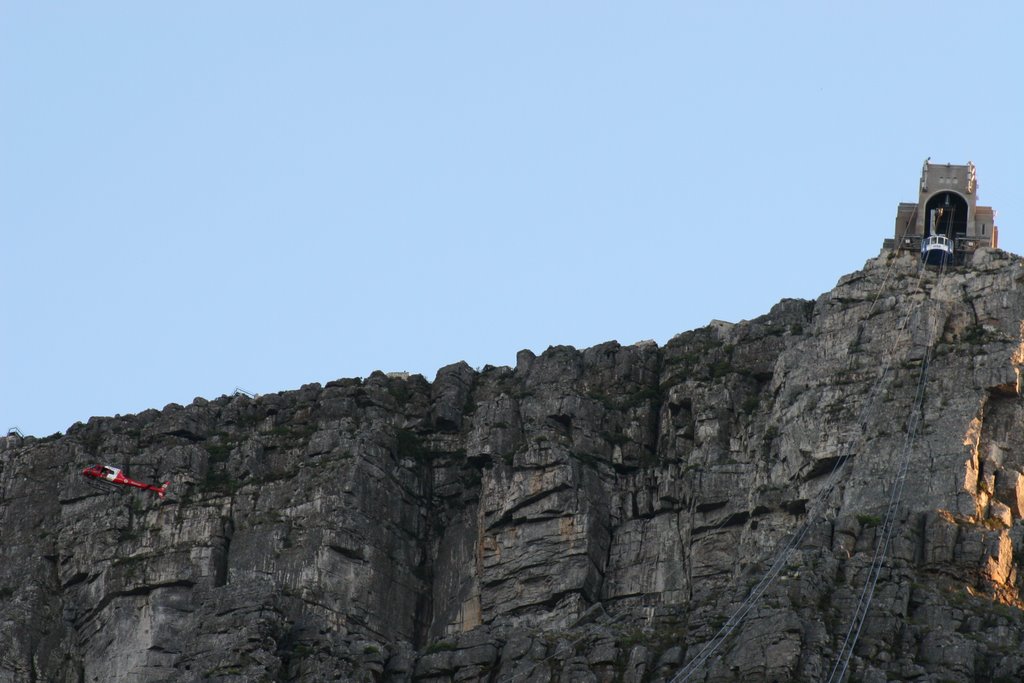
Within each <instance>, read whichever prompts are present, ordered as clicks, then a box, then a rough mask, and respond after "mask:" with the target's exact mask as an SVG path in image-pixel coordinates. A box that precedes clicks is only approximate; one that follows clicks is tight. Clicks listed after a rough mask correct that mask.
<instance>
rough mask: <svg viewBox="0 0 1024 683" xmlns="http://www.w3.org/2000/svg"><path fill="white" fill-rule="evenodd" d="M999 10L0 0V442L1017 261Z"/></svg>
mask: <svg viewBox="0 0 1024 683" xmlns="http://www.w3.org/2000/svg"><path fill="white" fill-rule="evenodd" d="M1022 8H1024V5H1022V4H1021V3H1014V2H977V3H964V2H936V1H929V2H903V1H901V2H892V1H891V0H889V1H886V2H863V3H839V2H818V1H807V2H762V1H758V2H752V1H751V2H712V1H710V0H709V1H708V2H696V1H695V2H644V3H625V2H623V3H604V2H593V1H587V2H506V3H497V2H443V1H438V2H364V3H356V2H301V3H281V2H253V1H251V0H247V1H245V2H240V1H236V2H230V1H218V2H193V1H186V2H165V3H153V2H144V3H143V2H135V1H132V2H117V3H113V2H102V1H99V0H91V1H90V2H75V3H57V2H43V1H39V0H31V1H20V0H3V2H0V238H2V246H0V304H2V308H0V320H2V322H0V428H2V429H3V430H4V433H6V430H7V428H8V427H15V426H17V427H19V428H20V429H21V431H22V432H24V433H25V434H35V435H39V436H43V435H47V434H50V433H53V432H55V431H63V430H65V429H66V428H67V427H69V426H70V425H71V424H73V423H74V422H76V421H79V420H81V421H86V420H88V419H89V417H90V416H93V415H113V414H116V413H121V414H127V413H134V412H139V411H141V410H144V409H146V408H162V407H163V406H164V405H166V404H168V403H171V402H175V403H182V404H187V403H189V402H191V401H192V399H193V398H194V397H196V396H203V397H206V398H215V397H217V396H220V395H221V394H225V393H227V394H230V393H231V392H232V391H234V389H235V388H236V387H241V388H243V389H246V390H248V391H251V392H259V393H268V392H273V391H279V390H282V389H292V388H297V387H299V386H300V385H302V384H305V383H309V382H321V383H325V382H327V381H330V380H332V379H336V378H339V377H353V376H362V377H365V376H366V375H368V374H369V373H370V372H372V371H373V370H375V369H380V370H385V371H400V370H405V371H410V372H418V373H422V374H424V375H425V376H426V377H427V378H428V379H431V380H432V379H433V378H434V374H435V372H436V371H437V369H438V368H440V367H442V366H444V365H447V364H449V363H453V362H456V361H459V360H465V361H467V362H468V363H469V364H470V365H473V366H477V367H479V366H483V365H485V364H492V365H512V364H514V363H515V355H516V352H517V351H518V350H519V349H523V348H529V349H532V350H533V351H535V352H537V353H540V352H542V351H543V350H544V349H545V348H547V347H548V346H549V345H555V344H570V345H573V346H576V347H579V348H584V347H587V346H591V345H594V344H597V343H600V342H602V341H606V340H609V339H616V340H618V341H620V342H622V343H623V344H629V343H633V342H636V341H639V340H643V339H654V340H656V341H657V342H658V343H659V344H662V343H664V342H666V341H667V340H668V339H670V338H671V337H672V336H673V335H675V334H677V333H679V332H682V331H685V330H688V329H693V328H695V327H699V326H702V325H704V324H706V323H707V322H709V321H710V320H711V319H713V318H719V319H724V320H733V321H735V320H740V319H746V318H752V317H755V316H757V315H760V314H762V313H765V312H767V310H768V309H769V308H770V307H771V306H772V304H774V303H775V302H776V301H778V300H779V299H781V298H784V297H802V298H814V297H816V296H818V295H819V294H820V293H822V292H825V291H827V290H829V289H830V288H831V287H832V286H833V285H834V284H835V282H836V280H837V279H838V278H839V277H840V276H841V275H843V274H845V273H847V272H850V271H853V270H856V269H858V268H860V267H861V266H862V265H863V264H864V262H865V260H867V259H869V258H871V257H873V256H875V255H877V253H878V250H879V248H880V246H881V242H882V240H883V239H884V238H886V237H888V236H890V234H891V233H892V231H893V222H894V219H895V213H896V205H897V204H898V203H899V202H900V201H915V200H916V197H917V182H918V179H919V176H920V170H921V163H922V161H923V160H924V159H925V157H929V156H930V157H931V158H932V160H933V161H937V162H952V163H957V164H963V163H966V162H967V161H968V160H972V161H974V163H975V164H976V165H977V168H978V179H979V187H980V192H979V197H980V200H979V201H980V203H982V204H985V205H991V206H993V207H995V209H996V210H997V212H998V220H997V223H998V224H999V226H1000V228H1001V239H1002V241H1001V246H1003V247H1004V248H1005V249H1007V250H1009V251H1013V252H1015V253H1024V206H1022V199H1024V198H1022V196H1021V193H1020V192H1019V187H1020V183H1021V171H1022V168H1024V153H1022V152H1024V149H1022V147H1024V133H1022V132H1021V131H1022V123H1024V116H1022V99H1021V98H1022V86H1024V83H1022V78H1024V77H1022V75H1021V74H1022V71H1021V69H1022V65H1024V40H1022V39H1021V36H1020V31H1021V27H1022V26H1024V9H1022Z"/></svg>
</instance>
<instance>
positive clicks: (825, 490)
mask: <svg viewBox="0 0 1024 683" xmlns="http://www.w3.org/2000/svg"><path fill="white" fill-rule="evenodd" d="M924 274H925V271H924V269H923V268H922V269H921V270H920V271H919V276H918V282H917V286H918V288H920V287H921V285H922V283H923V281H924ZM877 300H878V296H877V295H876V297H875V301H877ZM921 304H922V302H918V303H916V304H915V305H914V306H913V307H912V308H911V309H910V311H908V312H907V314H906V315H905V316H904V318H903V320H902V324H901V325H899V328H898V329H899V330H900V332H899V334H898V335H897V336H896V339H895V340H894V341H893V345H892V348H891V349H890V351H889V353H888V354H887V355H886V359H885V362H884V363H883V365H882V371H881V372H880V373H879V376H878V378H877V379H876V380H875V383H874V384H873V386H872V388H871V390H870V391H869V392H868V397H867V398H866V400H865V402H864V405H863V406H862V408H861V415H860V416H859V418H858V422H857V424H858V425H860V426H861V435H860V436H859V437H858V438H857V439H854V440H853V441H851V442H850V444H849V445H848V447H847V449H846V453H845V454H844V455H841V456H840V457H839V458H837V459H836V461H835V463H834V464H833V466H832V470H831V471H830V472H829V476H828V479H827V480H826V483H825V485H824V486H823V487H822V489H821V490H820V491H819V492H818V495H817V496H815V499H814V501H813V503H812V506H811V507H810V508H809V509H808V511H807V515H806V517H805V518H804V521H803V523H802V524H801V525H800V526H799V527H797V530H796V531H795V532H794V533H793V535H792V536H791V537H790V540H789V541H788V542H787V543H786V544H785V546H784V547H782V548H781V550H779V551H778V555H777V556H776V560H775V562H774V563H773V564H772V565H771V567H769V569H768V571H767V572H766V573H765V574H764V576H763V577H762V578H761V580H760V581H759V582H758V583H757V584H756V585H755V586H754V588H753V589H751V591H750V593H749V594H748V595H747V597H746V598H745V599H744V600H743V602H742V603H740V605H739V606H738V607H737V608H736V610H735V611H734V612H733V613H732V615H730V617H729V619H728V620H726V622H725V624H723V625H722V627H721V628H719V630H718V631H717V632H716V633H715V635H714V636H713V637H712V638H711V640H709V641H708V642H707V643H706V644H705V645H704V647H703V648H702V649H701V650H700V652H698V653H697V655H696V656H695V657H694V658H693V659H692V660H690V661H689V662H688V663H687V664H686V665H685V666H684V667H683V668H681V669H680V670H679V671H678V672H677V673H676V674H675V676H673V677H672V678H671V679H670V681H669V683H683V681H687V680H689V678H690V677H691V676H692V675H693V674H694V673H695V672H696V671H697V670H699V669H700V667H701V666H703V664H704V663H705V662H706V661H707V660H708V659H710V658H711V657H712V656H713V655H714V654H715V652H716V651H717V650H718V648H719V647H721V645H722V644H723V643H724V642H725V640H726V639H727V638H728V637H729V636H730V635H731V634H732V632H733V631H734V630H735V629H736V628H737V627H738V626H739V624H740V623H741V622H742V621H743V619H744V618H745V617H746V615H747V614H748V613H749V612H750V610H751V609H753V607H754V605H755V604H756V603H757V602H758V600H760V598H761V596H762V595H763V594H764V592H765V591H766V590H767V589H768V588H769V587H770V585H771V584H772V583H773V582H774V581H775V579H776V578H777V577H778V575H779V574H780V573H781V571H782V568H783V567H784V566H785V564H786V563H787V562H788V560H789V557H790V555H791V554H792V552H793V550H795V549H796V547H797V546H798V545H799V544H800V543H801V542H802V541H803V538H804V537H805V536H806V535H807V532H808V531H809V530H810V527H811V524H812V523H813V522H815V521H817V515H818V508H819V507H821V506H823V505H824V503H825V501H826V500H827V499H828V497H829V496H830V495H831V493H832V491H833V490H834V488H835V485H836V481H835V479H836V475H837V473H838V471H839V469H840V467H841V466H842V465H843V464H844V463H845V462H846V460H848V459H849V458H850V456H851V455H852V454H853V452H854V451H855V450H856V448H854V447H855V446H857V445H858V444H859V442H860V439H862V438H863V430H864V428H865V427H866V426H867V423H868V417H869V414H870V411H871V410H872V408H873V407H874V400H875V397H876V396H877V394H878V392H879V391H880V389H881V384H882V381H883V380H884V378H885V376H886V375H887V373H888V371H889V368H890V367H891V365H892V359H893V358H894V357H895V354H896V349H897V348H898V347H899V345H900V342H901V341H902V338H903V335H904V333H905V332H906V331H907V329H908V327H909V322H910V318H911V317H912V316H913V315H914V313H915V312H916V311H917V309H918V308H920V306H921ZM873 309H874V302H872V306H871V309H870V310H873Z"/></svg>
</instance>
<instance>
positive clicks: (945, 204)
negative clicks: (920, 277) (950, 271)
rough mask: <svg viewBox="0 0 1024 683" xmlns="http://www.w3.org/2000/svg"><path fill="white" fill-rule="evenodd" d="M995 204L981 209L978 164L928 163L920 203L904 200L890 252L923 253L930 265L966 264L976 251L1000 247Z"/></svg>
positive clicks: (922, 176)
mask: <svg viewBox="0 0 1024 683" xmlns="http://www.w3.org/2000/svg"><path fill="white" fill-rule="evenodd" d="M998 241H999V231H998V230H997V229H996V225H995V212H994V211H993V210H992V207H991V206H978V180H977V177H976V175H975V169H974V164H972V163H971V162H967V165H966V166H956V165H952V164H933V163H931V162H930V160H929V159H925V162H924V167H923V168H922V169H921V186H920V192H919V193H918V198H917V203H916V204H912V203H909V202H901V203H900V205H899V208H898V209H897V210H896V233H895V237H894V238H893V239H891V240H886V241H885V245H884V246H885V247H886V248H890V249H891V248H895V249H904V250H911V251H920V252H921V258H922V259H923V260H924V262H925V263H927V264H930V265H942V264H954V263H963V261H964V258H965V257H966V256H967V255H968V254H971V253H973V252H974V250H975V249H977V248H978V247H996V246H998Z"/></svg>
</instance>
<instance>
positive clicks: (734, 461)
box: [0, 250, 1024, 683]
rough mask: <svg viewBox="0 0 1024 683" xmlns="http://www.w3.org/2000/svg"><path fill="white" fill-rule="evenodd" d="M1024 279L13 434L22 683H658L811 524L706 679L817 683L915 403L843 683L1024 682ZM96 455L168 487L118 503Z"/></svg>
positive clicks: (893, 265)
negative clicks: (909, 443) (96, 472)
mask: <svg viewBox="0 0 1024 683" xmlns="http://www.w3.org/2000/svg"><path fill="white" fill-rule="evenodd" d="M1022 282H1024V266H1022V264H1021V262H1020V260H1019V259H1018V258H1016V257H1013V256H1011V255H1009V254H1005V253H1003V252H998V251H993V250H981V251H979V252H978V253H977V254H976V255H975V257H974V259H973V261H972V263H970V264H968V265H967V266H965V267H964V268H962V269H958V270H955V271H953V272H949V273H946V274H939V273H937V272H933V271H927V272H924V273H922V272H920V270H919V268H918V265H917V262H916V259H914V258H913V257H907V256H903V257H895V256H890V255H889V254H888V253H887V252H883V255H882V256H881V257H879V258H878V259H874V260H872V261H869V262H868V264H867V265H866V266H865V268H864V270H862V271H859V272H857V273H853V274H851V275H848V276H846V277H844V278H843V279H842V280H840V282H839V284H838V285H837V287H836V288H835V289H834V290H833V291H831V292H829V293H827V294H824V295H822V296H821V297H820V298H819V299H818V300H817V301H815V302H808V301H798V300H786V301H783V302H781V303H780V304H778V305H777V306H775V307H774V308H773V309H772V310H771V311H770V312H769V313H768V314H766V315H765V316H762V317H760V318H757V319H755V320H751V321H744V322H741V323H737V324H735V325H731V324H727V323H717V322H716V323H712V324H711V325H709V326H708V327H705V328H701V329H698V330H694V331H691V332H686V333H683V334H680V335H678V336H677V337H675V338H673V339H672V340H671V341H670V342H668V343H667V344H666V345H665V346H664V347H659V346H657V345H656V344H654V343H653V342H646V343H640V344H636V345H633V346H622V345H620V344H618V343H616V342H608V343H605V344H601V345H598V346H595V347H593V348H589V349H585V350H576V349H573V348H571V347H551V348H549V349H548V350H547V351H545V352H544V353H542V354H540V355H539V356H538V355H535V354H533V353H531V352H529V351H523V352H520V354H519V355H518V357H517V361H516V366H515V367H514V368H512V367H491V366H488V367H485V368H483V369H481V370H479V371H476V370H474V369H472V368H470V367H469V366H468V365H466V364H465V363H458V364H455V365H451V366H448V367H445V368H442V369H441V370H439V371H438V373H437V376H436V378H435V379H434V381H433V382H428V381H427V380H426V379H424V378H423V377H421V376H418V375H414V376H411V377H389V376H387V375H384V374H383V373H374V374H373V375H371V376H370V377H368V378H366V379H343V380H337V381H332V382H328V383H327V384H325V385H323V386H321V385H319V384H311V385H306V386H304V387H302V388H301V389H299V390H297V391H290V392H282V393H279V394H274V395H267V396H261V397H258V398H255V399H254V398H250V397H246V396H233V397H221V398H219V399H215V400H210V401H207V400H204V399H196V400H195V401H194V402H193V403H192V404H191V405H188V406H179V405H170V406H167V407H165V408H164V409H163V410H160V411H157V410H149V411H146V412H143V413H140V414H138V415H131V416H125V417H116V418H93V419H91V420H89V422H88V423H87V424H81V423H79V424H76V425H75V426H73V427H72V428H70V429H69V430H68V432H67V433H66V434H65V435H63V436H58V437H54V438H48V439H35V438H31V437H30V438H26V439H20V438H17V437H9V438H8V439H7V440H6V442H0V444H2V449H0V542H2V547H3V548H4V556H5V560H6V561H5V563H3V566H0V596H2V598H3V599H2V602H0V652H2V653H3V654H2V655H0V680H2V681H18V682H20V681H37V680H48V681H67V682H69V683H71V682H78V681H110V680H128V679H131V680H138V681H168V680H173V681H209V680H215V681H239V682H241V681H268V682H269V681H322V680H357V681H395V682H398V681H417V682H425V681H429V682H431V683H435V682H436V683H440V682H441V681H456V680H457V681H517V682H520V683H521V682H524V681H534V682H538V681H554V680H559V681H574V680H600V681H636V682H639V681H658V680H667V679H668V678H670V677H671V676H672V675H673V674H674V673H675V672H676V671H677V670H678V669H679V667H680V666H681V665H682V664H684V663H685V662H686V661H687V660H689V659H690V658H692V657H693V656H694V655H695V654H696V653H697V652H698V651H699V650H700V648H701V647H702V646H703V644H704V643H705V642H707V641H708V640H710V639H711V637H712V636H713V635H714V633H715V631H716V630H717V629H718V627H719V626H720V625H721V624H722V623H724V622H725V620H726V619H727V618H728V616H729V615H730V614H731V613H732V612H733V611H734V610H735V609H736V607H737V606H738V605H740V604H741V602H742V601H743V599H744V598H745V597H746V592H747V591H748V590H749V589H750V587H751V586H753V585H754V584H755V583H756V582H757V580H758V579H759V578H760V576H761V575H762V574H763V573H764V571H765V570H766V569H767V567H768V565H769V564H771V562H772V560H773V559H774V556H775V553H776V549H777V548H778V546H779V544H780V542H782V541H784V540H785V539H786V538H787V537H788V534H790V533H791V532H793V531H794V530H795V529H796V528H797V527H798V525H801V524H802V523H804V522H805V521H806V522H809V524H810V527H809V531H808V533H807V534H806V536H804V537H803V540H802V542H801V543H800V545H799V547H798V548H796V550H795V552H794V553H793V555H792V556H791V557H790V558H789V560H788V563H787V564H786V566H785V568H784V570H783V571H782V572H781V573H780V575H779V577H778V579H777V580H776V581H775V582H774V583H773V584H772V585H771V587H770V588H769V589H768V591H767V592H766V593H765V595H764V597H763V598H762V599H761V600H760V601H758V603H757V604H756V605H755V606H754V608H753V609H751V610H750V612H749V614H748V615H747V618H746V619H745V620H744V621H743V622H742V623H741V625H740V626H739V627H738V628H737V629H736V630H735V632H734V633H733V634H732V637H731V638H730V639H729V640H727V641H726V642H725V644H724V645H723V647H722V648H721V650H720V651H719V652H718V653H717V654H716V656H715V657H713V658H711V659H709V661H708V663H707V665H706V666H704V667H702V669H701V670H700V671H699V672H698V673H697V674H696V675H695V676H694V677H693V678H692V679H691V680H702V681H705V680H706V681H741V680H750V679H752V678H756V679H763V678H766V679H769V680H771V679H777V680H821V679H822V678H825V677H827V674H828V671H829V669H830V668H831V666H832V662H833V660H834V658H835V656H836V653H837V652H838V651H839V649H840V647H841V644H842V638H843V636H844V634H845V632H846V629H847V625H848V623H849V622H850V619H851V615H852V614H853V612H854V610H855V603H856V600H857V596H858V595H859V594H860V593H861V590H862V586H863V585H864V581H865V580H866V575H867V572H868V568H869V566H870V564H871V556H872V553H873V551H874V547H875V543H876V540H877V536H878V534H879V532H880V529H881V525H880V521H881V520H882V519H883V518H884V516H885V512H886V503H887V501H888V499H889V492H890V489H891V485H892V481H893V479H894V475H895V472H894V462H895V461H896V460H897V458H898V455H899V453H900V452H901V448H902V447H903V444H904V441H905V434H906V426H907V421H908V417H909V415H910V414H911V412H912V410H913V409H914V407H915V405H917V404H915V396H916V390H917V388H918V386H919V383H923V384H921V386H922V387H923V390H922V391H923V393H922V394H921V395H922V396H923V398H922V399H921V401H920V406H921V408H920V415H921V422H920V429H919V434H918V436H917V439H916V442H915V447H914V450H913V453H912V456H911V459H910V462H909V469H908V481H909V482H911V483H910V484H908V488H907V491H906V493H905V494H904V496H903V501H902V506H901V508H900V512H899V515H898V524H897V526H896V530H895V534H894V537H893V542H892V543H891V544H890V550H889V552H888V554H887V558H886V561H885V563H884V565H883V567H882V572H881V574H880V575H879V582H878V587H877V591H876V596H875V599H874V602H873V603H872V608H871V611H870V612H869V616H868V619H867V621H866V623H865V628H864V632H863V634H862V635H861V638H860V640H859V642H858V646H857V648H856V649H855V651H854V656H853V658H852V660H851V672H852V677H851V680H885V679H886V678H889V679H892V678H899V679H909V678H914V677H922V679H926V678H927V677H928V676H934V675H938V674H939V673H941V674H942V675H943V676H945V677H946V678H947V679H948V680H955V681H961V680H962V681H974V680H981V679H984V680H999V679H1002V680H1019V679H1021V678H1022V677H1024V655H1020V654H1018V653H1019V652H1020V645H1021V643H1022V638H1024V617H1022V613H1021V611H1020V609H1019V608H1020V606H1021V602H1020V580H1021V579H1020V572H1019V571H1018V568H1019V566H1020V559H1019V558H1020V556H1021V552H1022V551H1024V548H1022V543H1024V531H1022V529H1024V523H1022V522H1021V517H1022V514H1024V442H1022V439H1021V437H1020V435H1019V434H1018V432H1020V429H1018V427H1019V425H1020V424H1021V419H1022V418H1024V403H1022V402H1021V399H1020V397H1019V394H1018V391H1017V377H1016V373H1015V369H1014V368H1015V367H1017V366H1018V365H1019V363H1020V354H1019V347H1020V344H1021V338H1020V322H1021V319H1022V318H1024V297H1022V296H1021V295H1020V293H1019V290H1018V287H1019V285H1020V284H1021V283H1022ZM925 368H927V372H925V373H924V375H923V379H922V372H923V371H924V370H925ZM93 462H103V463H110V464H114V465H118V466H122V467H124V468H125V469H126V471H127V472H129V473H130V474H131V475H132V476H133V477H137V478H140V479H145V480H154V481H156V480H163V479H171V482H172V483H171V487H170V493H169V495H168V497H167V499H165V500H164V501H160V500H158V499H157V498H155V497H152V496H148V495H146V494H144V493H137V492H134V491H131V492H127V493H125V494H124V495H103V494H100V493H97V492H96V491H94V490H93V489H90V488H88V487H87V486H86V485H85V484H84V482H83V481H82V479H81V477H80V475H79V472H80V470H81V468H82V467H83V466H85V465H87V464H91V463H93ZM837 467H838V468H839V469H838V470H837V473H838V474H837V476H838V485H836V486H835V487H834V488H831V487H827V486H826V482H827V481H828V480H829V479H830V477H829V475H830V473H831V472H832V470H833V469H834V468H837Z"/></svg>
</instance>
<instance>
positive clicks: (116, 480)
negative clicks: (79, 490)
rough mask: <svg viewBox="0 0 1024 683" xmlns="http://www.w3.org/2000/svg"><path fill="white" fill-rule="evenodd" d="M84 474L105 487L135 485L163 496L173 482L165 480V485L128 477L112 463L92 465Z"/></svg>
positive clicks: (83, 471)
mask: <svg viewBox="0 0 1024 683" xmlns="http://www.w3.org/2000/svg"><path fill="white" fill-rule="evenodd" d="M82 476H84V477H86V478H87V479H94V480H96V483H97V484H98V485H102V486H104V487H110V488H114V489H116V488H117V486H118V485H120V486H134V487H135V488H137V489H142V490H143V491H152V492H153V493H155V494H156V495H158V496H160V497H161V498H163V497H164V493H166V492H167V485H168V484H170V483H171V482H169V481H165V482H164V485H163V486H157V485H156V484H145V483H143V482H141V481H135V480H134V479H131V478H129V477H126V476H125V475H124V474H123V473H122V472H121V469H120V468H118V467H111V466H110V465H90V466H89V467H86V468H85V469H84V470H82ZM107 490H109V489H107Z"/></svg>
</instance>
